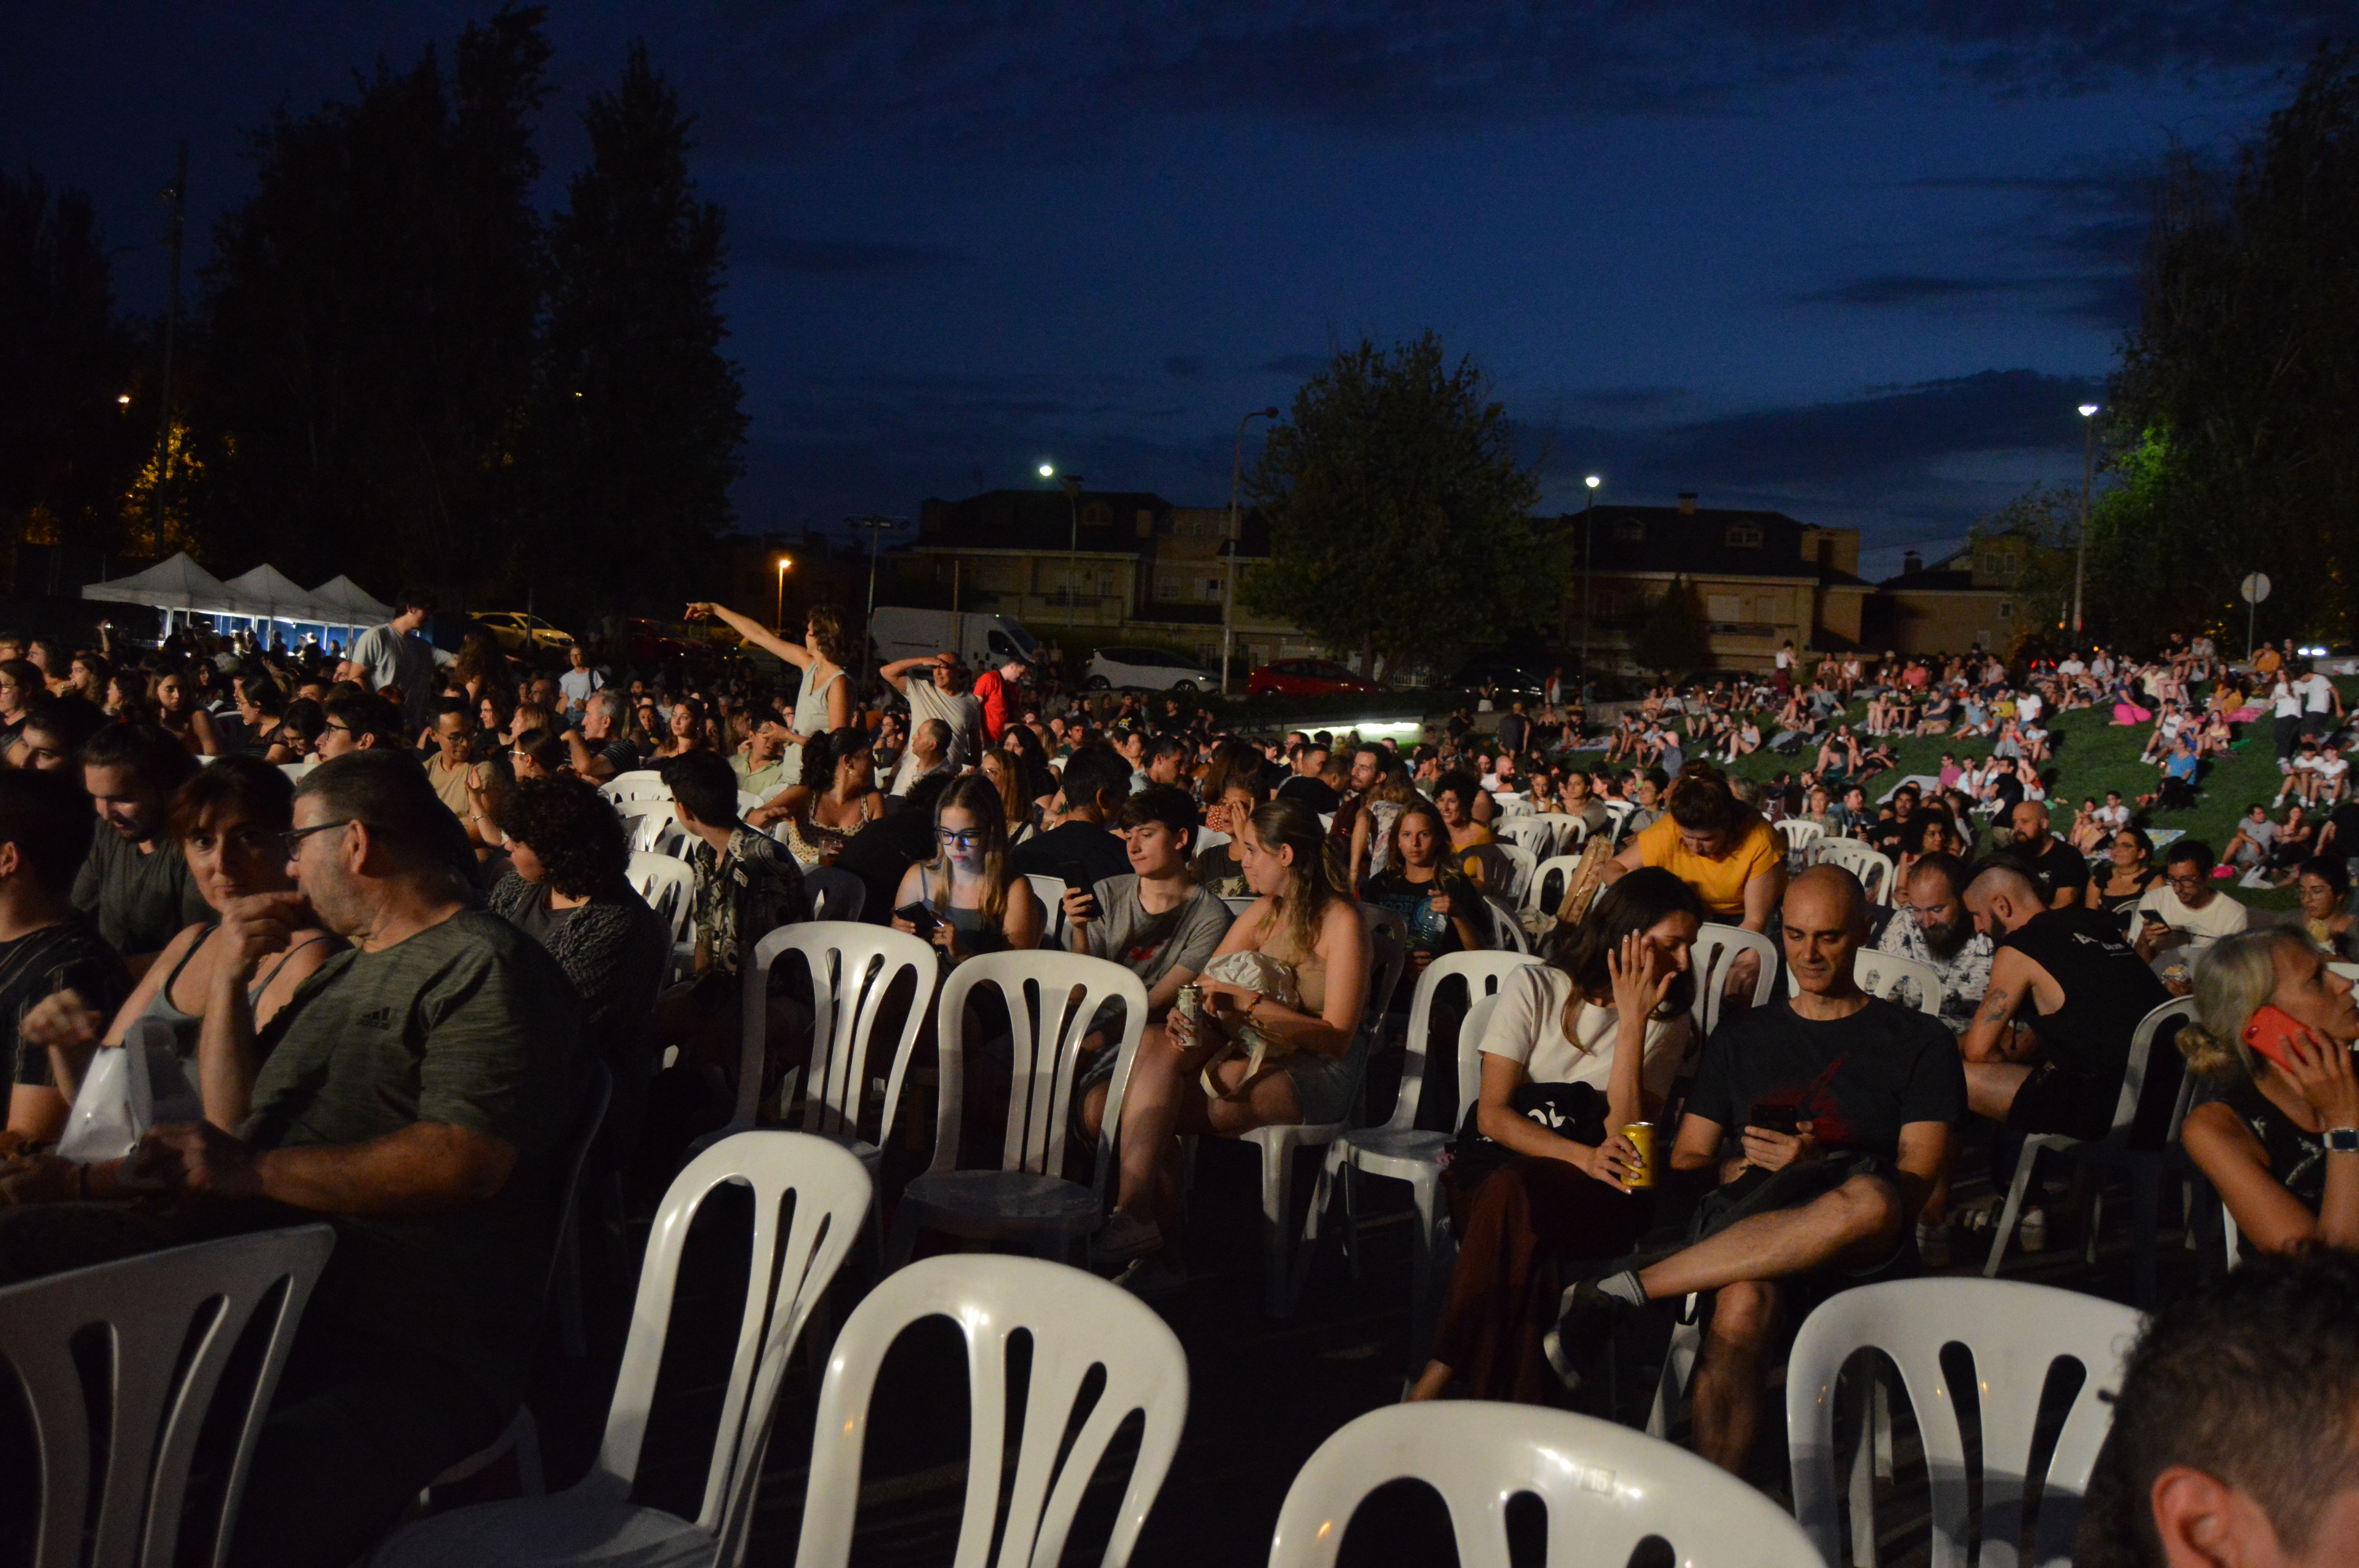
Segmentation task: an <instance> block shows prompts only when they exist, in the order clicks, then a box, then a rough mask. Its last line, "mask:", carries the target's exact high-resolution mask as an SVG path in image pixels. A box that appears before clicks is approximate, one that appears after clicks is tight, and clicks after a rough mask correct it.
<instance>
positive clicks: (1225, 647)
mask: <svg viewBox="0 0 2359 1568" xmlns="http://www.w3.org/2000/svg"><path fill="white" fill-rule="evenodd" d="M1275 418H1277V409H1275V408H1256V409H1251V410H1249V411H1248V412H1247V413H1246V415H1245V417H1244V418H1242V419H1240V420H1238V421H1237V450H1236V456H1235V457H1234V459H1232V460H1231V461H1230V463H1229V548H1228V557H1229V569H1228V570H1227V571H1226V572H1225V573H1223V575H1222V578H1221V695H1222V696H1223V697H1226V696H1228V695H1229V654H1230V650H1231V649H1232V648H1233V647H1234V645H1235V643H1236V635H1237V490H1238V487H1239V486H1240V485H1242V484H1243V483H1244V481H1245V427H1246V425H1248V424H1250V423H1251V422H1252V421H1254V420H1256V419H1275Z"/></svg>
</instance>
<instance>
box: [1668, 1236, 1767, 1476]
mask: <svg viewBox="0 0 2359 1568" xmlns="http://www.w3.org/2000/svg"><path fill="white" fill-rule="evenodd" d="M1776 1326H1777V1286H1775V1285H1771V1284H1764V1283H1761V1282H1760V1281H1739V1282H1738V1283H1735V1284H1732V1285H1727V1286H1724V1287H1723V1289H1722V1290H1721V1292H1720V1294H1719V1296H1718V1298H1717V1299H1716V1300H1715V1301H1714V1302H1713V1303H1712V1325H1711V1327H1710V1328H1709V1329H1708V1330H1707V1331H1706V1332H1705V1334H1704V1339H1703V1348H1702V1352H1701V1355H1700V1356H1699V1357H1697V1359H1696V1369H1695V1379H1694V1381H1693V1382H1692V1383H1691V1384H1690V1393H1689V1398H1690V1401H1691V1403H1692V1406H1693V1409H1694V1411H1695V1446H1696V1452H1697V1453H1698V1454H1701V1455H1702V1456H1703V1457H1704V1458H1706V1459H1709V1460H1710V1461H1712V1463H1713V1464H1714V1465H1719V1466H1720V1467H1721V1468H1722V1469H1723V1470H1725V1471H1727V1472H1728V1473H1729V1474H1731V1475H1733V1476H1736V1475H1743V1474H1744V1472H1745V1459H1746V1457H1747V1456H1748V1455H1750V1454H1752V1452H1753V1434H1754V1431H1755V1429H1756V1427H1757V1426H1758V1425H1759V1424H1760V1419H1761V1357H1762V1353H1763V1351H1764V1350H1765V1348H1766V1347H1767V1344H1768V1341H1769V1336H1770V1332H1771V1331H1772V1330H1773V1329H1774V1328H1775V1327H1776Z"/></svg>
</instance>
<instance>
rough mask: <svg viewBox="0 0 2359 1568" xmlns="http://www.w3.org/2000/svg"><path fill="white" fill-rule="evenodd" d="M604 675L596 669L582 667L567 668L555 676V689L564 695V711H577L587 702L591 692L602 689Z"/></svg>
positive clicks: (604, 684)
mask: <svg viewBox="0 0 2359 1568" xmlns="http://www.w3.org/2000/svg"><path fill="white" fill-rule="evenodd" d="M605 687H606V677H605V676H602V675H600V674H599V673H598V672H597V671H596V670H593V669H589V668H587V667H584V668H582V669H578V670H568V671H566V672H565V673H564V674H563V675H561V676H558V677H557V689H558V691H559V692H560V693H561V694H562V695H563V696H564V697H565V711H566V712H568V713H579V712H581V711H582V708H583V707H584V706H585V705H586V704H587V703H588V702H589V700H590V696H591V694H592V692H597V691H603V690H604V689H605Z"/></svg>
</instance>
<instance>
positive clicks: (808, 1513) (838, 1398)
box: [795, 1253, 1188, 1568]
mask: <svg viewBox="0 0 2359 1568" xmlns="http://www.w3.org/2000/svg"><path fill="white" fill-rule="evenodd" d="M929 1317H946V1318H949V1319H950V1320H951V1322H952V1323H954V1324H956V1325H958V1326H959V1329H960V1331H961V1333H962V1335H963V1336H964V1338H965V1340H966V1353H967V1400H968V1411H967V1430H968V1433H969V1440H968V1446H967V1462H966V1505H965V1509H964V1511H963V1512H962V1515H961V1517H960V1520H959V1542H958V1548H957V1552H956V1555H955V1556H954V1558H953V1559H952V1561H954V1562H955V1563H958V1564H959V1565H960V1568H985V1565H987V1564H991V1563H997V1564H1000V1565H1002V1568H1020V1565H1023V1564H1038V1568H1049V1564H1053V1563H1059V1562H1061V1561H1062V1560H1063V1558H1064V1554H1065V1538H1066V1535H1067V1532H1069V1531H1070V1530H1071V1529H1072V1525H1073V1514H1074V1511H1075V1510H1076V1509H1078V1508H1079V1507H1080V1506H1081V1502H1082V1495H1083V1493H1084V1492H1085V1491H1086V1490H1087V1489H1088V1487H1089V1484H1090V1480H1091V1477H1092V1476H1093V1474H1094V1473H1095V1471H1096V1470H1097V1467H1098V1465H1099V1462H1100V1460H1101V1459H1102V1458H1103V1456H1104V1454H1105V1450H1106V1445H1107V1444H1108V1443H1109V1442H1110V1441H1111V1440H1112V1439H1113V1437H1114V1433H1115V1432H1116V1430H1117V1429H1119V1428H1120V1427H1121V1426H1122V1425H1123V1423H1124V1422H1126V1421H1127V1420H1129V1419H1130V1417H1131V1416H1132V1415H1133V1414H1134V1413H1136V1414H1137V1415H1138V1416H1139V1417H1140V1418H1141V1419H1142V1422H1143V1423H1144V1424H1143V1425H1142V1427H1141V1429H1140V1432H1139V1436H1138V1455H1137V1458H1136V1461H1135V1462H1134V1463H1133V1464H1132V1466H1131V1472H1130V1478H1129V1481H1128V1483H1127V1484H1126V1485H1125V1487H1124V1488H1123V1494H1122V1501H1121V1503H1120V1505H1119V1506H1118V1507H1117V1509H1115V1513H1114V1533H1113V1536H1112V1538H1111V1539H1110V1540H1108V1541H1107V1542H1106V1549H1105V1555H1104V1556H1103V1558H1101V1559H1100V1562H1101V1563H1103V1564H1105V1565H1106V1568H1121V1565H1122V1564H1123V1563H1127V1562H1129V1561H1130V1553H1131V1549H1132V1548H1133V1547H1134V1546H1135V1545H1136V1544H1137V1541H1138V1531H1139V1528H1140V1527H1141V1526H1142V1525H1144V1524H1145V1523H1146V1522H1147V1510H1148V1509H1150V1508H1152V1507H1153V1506H1154V1503H1155V1494H1156V1493H1157V1492H1158V1490H1160V1489H1161V1488H1162V1486H1163V1477H1164V1476H1165V1475H1166V1473H1168V1472H1169V1469H1170V1467H1171V1456H1172V1454H1174V1453H1175V1452H1176V1451H1177V1450H1178V1448H1179V1446H1180V1428H1181V1427H1182V1426H1183V1425H1184V1424H1185V1423H1186V1422H1187V1417H1188V1358H1187V1355H1186V1353H1185V1352H1183V1351H1182V1350H1181V1349H1180V1340H1179V1338H1178V1336H1175V1335H1174V1334H1173V1333H1172V1332H1171V1330H1170V1329H1169V1328H1168V1327H1167V1326H1165V1325H1164V1323H1163V1320H1162V1319H1161V1318H1159V1317H1158V1316H1156V1315H1155V1313H1154V1310H1153V1309H1152V1308H1150V1307H1148V1306H1147V1304H1146V1303H1144V1302H1141V1301H1140V1300H1139V1299H1138V1298H1137V1297H1136V1296H1134V1295H1132V1294H1131V1293H1130V1292H1127V1291H1125V1290H1122V1289H1119V1288H1118V1287H1116V1286H1114V1285H1111V1284H1108V1283H1107V1282H1106V1281H1103V1280H1101V1279H1099V1278H1098V1277H1097V1276H1096V1275H1094V1274H1085V1273H1083V1272H1082V1271H1080V1270H1078V1269H1069V1268H1066V1267H1065V1266H1064V1265H1062V1264H1060V1263H1048V1262H1043V1261H1041V1260H1038V1259H1036V1258H997V1257H991V1256H988V1255H984V1254H978V1253H967V1254H963V1255H961V1256H955V1257H943V1258H928V1259H925V1260H922V1261H920V1262H917V1263H912V1264H911V1265H910V1266H909V1267H908V1268H906V1269H904V1270H902V1271H900V1272H898V1273H897V1274H895V1275H893V1276H892V1277H891V1278H890V1279H887V1280H886V1281H884V1282H883V1283H882V1284H880V1285H878V1286H877V1287H876V1288H875V1290H874V1291H872V1292H869V1294H868V1298H867V1299H866V1300H865V1301H863V1302H862V1303H860V1306H859V1308H858V1309H857V1310H856V1311H854V1312H853V1314H852V1316H851V1318H850V1320H849V1321H847V1322H846V1323H845V1324H844V1325H843V1336H842V1337H841V1338H839V1339H837V1340H836V1342H835V1349H834V1352H833V1354H832V1355H831V1356H830V1357H828V1363H827V1376H826V1379H825V1380H824V1381H823V1382H822V1383H821V1386H820V1393H819V1415H818V1419H817V1420H816V1421H815V1422H813V1427H812V1430H813V1440H812V1443H811V1465H810V1487H809V1488H808V1492H807V1495H806V1497H805V1498H804V1501H803V1524H802V1536H801V1539H800V1541H799V1542H798V1543H797V1545H796V1548H795V1563H796V1568H842V1565H843V1563H847V1562H849V1561H850V1560H851V1555H852V1527H853V1520H854V1515H855V1512H856V1509H857V1507H858V1503H859V1500H860V1461H861V1451H862V1449H863V1448H864V1446H865V1444H866V1443H867V1438H868V1411H869V1400H870V1399H871V1398H872V1397H873V1395H874V1394H875V1388H876V1371H877V1368H878V1367H879V1366H880V1365H882V1364H883V1362H884V1360H885V1356H886V1352H887V1351H888V1350H890V1349H891V1348H892V1346H893V1342H894V1341H895V1340H896V1339H897V1338H898V1337H900V1335H901V1333H902V1331H903V1330H904V1329H906V1328H908V1326H909V1325H911V1324H913V1323H917V1322H919V1321H920V1320H922V1319H925V1318H929ZM1019 1332H1020V1333H1024V1334H1027V1335H1028V1336H1030V1338H1031V1341H1032V1346H1031V1365H1030V1368H1029V1369H1028V1371H1027V1381H1026V1383H1025V1385H1024V1388H1023V1390H1022V1398H1023V1411H1024V1414H1023V1432H1022V1437H1021V1438H1020V1440H1019V1442H1018V1444H1017V1447H1016V1454H1015V1462H1016V1465H1015V1474H1014V1476H1013V1477H1010V1476H1007V1474H1006V1470H1005V1468H1004V1465H1005V1463H1006V1448H1007V1413H1008V1412H1007V1402H1008V1389H1007V1343H1008V1340H1009V1339H1010V1338H1011V1337H1012V1336H1015V1335H1016V1334H1017V1333H1019ZM1093 1370H1099V1371H1103V1374H1104V1379H1105V1381H1104V1386H1103V1389H1101V1390H1099V1392H1098V1394H1097V1396H1096V1400H1095V1402H1094V1403H1093V1404H1092V1405H1091V1406H1090V1407H1089V1415H1088V1417H1087V1419H1086V1420H1084V1421H1083V1422H1082V1423H1081V1426H1080V1428H1079V1430H1078V1431H1076V1432H1075V1433H1073V1436H1072V1439H1071V1446H1070V1448H1069V1447H1068V1446H1067V1445H1066V1441H1065V1434H1066V1429H1067V1427H1068V1426H1069V1425H1071V1421H1072V1417H1073V1415H1074V1414H1075V1413H1076V1407H1077V1404H1078V1402H1079V1396H1080V1394H1081V1391H1082V1384H1083V1382H1084V1381H1086V1380H1087V1379H1089V1377H1090V1375H1091V1373H1092V1372H1093ZM1003 1491H1005V1492H1006V1493H1007V1499H1006V1507H1005V1509H1003V1508H1002V1506H1001V1500H1000V1494H1001V1493H1002V1492H1003ZM995 1539H996V1541H997V1543H998V1551H997V1552H996V1553H994V1552H992V1550H991V1548H992V1545H993V1543H994V1541H995Z"/></svg>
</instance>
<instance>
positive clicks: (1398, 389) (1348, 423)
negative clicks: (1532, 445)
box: [1245, 332, 1563, 669]
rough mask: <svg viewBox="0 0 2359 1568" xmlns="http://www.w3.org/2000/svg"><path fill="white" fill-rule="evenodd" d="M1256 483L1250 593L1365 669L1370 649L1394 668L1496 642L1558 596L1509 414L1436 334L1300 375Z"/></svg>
mask: <svg viewBox="0 0 2359 1568" xmlns="http://www.w3.org/2000/svg"><path fill="white" fill-rule="evenodd" d="M1252 491H1253V495H1254V498H1255V500H1256V501H1257V502H1258V503H1260V504H1261V506H1262V508H1263V509H1264V511H1265V513H1266V514H1267V515H1268V517H1269V520H1270V562H1269V564H1268V566H1266V568H1263V569H1262V570H1260V571H1259V572H1256V574H1255V575H1254V576H1253V577H1252V578H1251V579H1248V581H1247V584H1246V593H1245V597H1246V599H1247V600H1248V602H1250V603H1251V604H1252V605H1253V607H1254V608H1255V609H1256V610H1260V611H1265V612H1266V613H1271V614H1277V615H1282V616H1285V617H1286V618H1287V619H1288V620H1290V621H1292V622H1295V623H1296V624H1297V625H1299V626H1301V627H1302V628H1304V629H1305V630H1306V631H1309V632H1310V633H1312V634H1313V635H1314V636H1316V637H1318V638H1319V639H1320V641H1321V642H1323V643H1326V644H1327V645H1328V646H1330V647H1332V648H1339V649H1357V650H1359V653H1360V656H1361V660H1362V665H1363V668H1364V669H1365V668H1368V667H1370V666H1371V665H1372V664H1373V658H1374V656H1375V655H1377V654H1382V655H1383V656H1384V657H1385V659H1386V663H1387V665H1389V666H1391V667H1398V666H1400V665H1403V664H1405V663H1411V662H1416V661H1433V660H1440V659H1444V658H1449V657H1452V656H1455V655H1457V654H1463V653H1465V652H1467V651H1469V650H1473V649H1480V648H1484V647H1489V646H1495V645H1496V644H1497V643H1500V642H1502V641H1504V640H1505V638H1506V635H1507V634H1508V633H1510V632H1513V631H1515V630H1517V629H1520V628H1524V627H1527V626H1537V625H1540V624H1544V623H1546V622H1549V621H1550V620H1551V619H1552V617H1553V615H1554V613H1555V611H1556V608H1557V606H1558V604H1559V603H1560V600H1561V599H1562V595H1563V580H1562V579H1563V568H1562V563H1561V562H1560V559H1559V557H1558V551H1557V548H1556V546H1554V545H1552V544H1551V543H1549V541H1547V540H1545V539H1543V538H1542V537H1541V535H1539V534H1538V532H1537V531H1536V530H1535V529H1534V528H1533V526H1532V522H1531V515H1530V514H1531V510H1532V508H1533V507H1534V506H1536V505H1538V503H1539V486H1538V483H1537V482H1536V481H1534V480H1533V478H1532V476H1531V475H1530V474H1529V473H1527V472H1526V471H1525V470H1521V469H1519V468H1517V466H1516V460H1515V441H1514V430H1513V428H1512V427H1511V426H1510V425H1509V423H1508V420H1507V415H1506V409H1505V408H1504V407H1502V406H1500V405H1499V404H1498V403H1496V402H1495V401H1493V400H1492V398H1491V396H1490V390H1489V385H1488V384H1487V383H1486V382H1485V381H1484V376H1483V373H1482V372H1481V371H1480V370H1478V369H1477V368H1476V367H1475V365H1474V362H1473V360H1471V359H1462V360H1460V361H1459V362H1457V363H1456V364H1455V365H1452V364H1450V363H1449V362H1447V360H1446V358H1445V356H1444V354H1443V352H1442V347H1441V340H1440V338H1439V337H1437V336H1435V335H1434V334H1433V333H1431V332H1427V333H1426V334H1425V335H1424V336H1423V337H1421V338H1419V339H1418V340H1417V341H1415V342H1412V343H1403V344H1400V345H1398V346H1397V347H1395V348H1393V349H1391V350H1390V351H1381V350H1378V349H1377V348H1376V347H1375V345H1374V344H1372V343H1368V342H1362V343H1361V344H1360V346H1359V347H1357V348H1356V349H1352V350H1349V351H1345V352H1343V353H1340V354H1338V355H1336V356H1335V359H1334V361H1333V362H1332V363H1331V364H1329V365H1328V367H1327V368H1326V369H1325V370H1322V371H1321V372H1320V373H1318V374H1316V375H1314V376H1312V377H1311V378H1310V380H1309V381H1308V382H1306V383H1304V384H1303V385H1302V388H1301V390H1300V391H1299V392H1297V393H1296V394H1295V397H1294V406H1293V409H1292V411H1291V412H1290V414H1289V415H1288V418H1287V420H1286V422H1285V423H1283V424H1281V425H1279V426H1278V427H1277V428H1276V429H1274V430H1272V431H1271V432H1270V437H1269V441H1268V444H1267V445H1266V447H1264V448H1263V449H1262V455H1261V459H1260V460H1259V462H1258V463H1257V464H1256V466H1255V469H1254V473H1253V480H1252Z"/></svg>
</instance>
